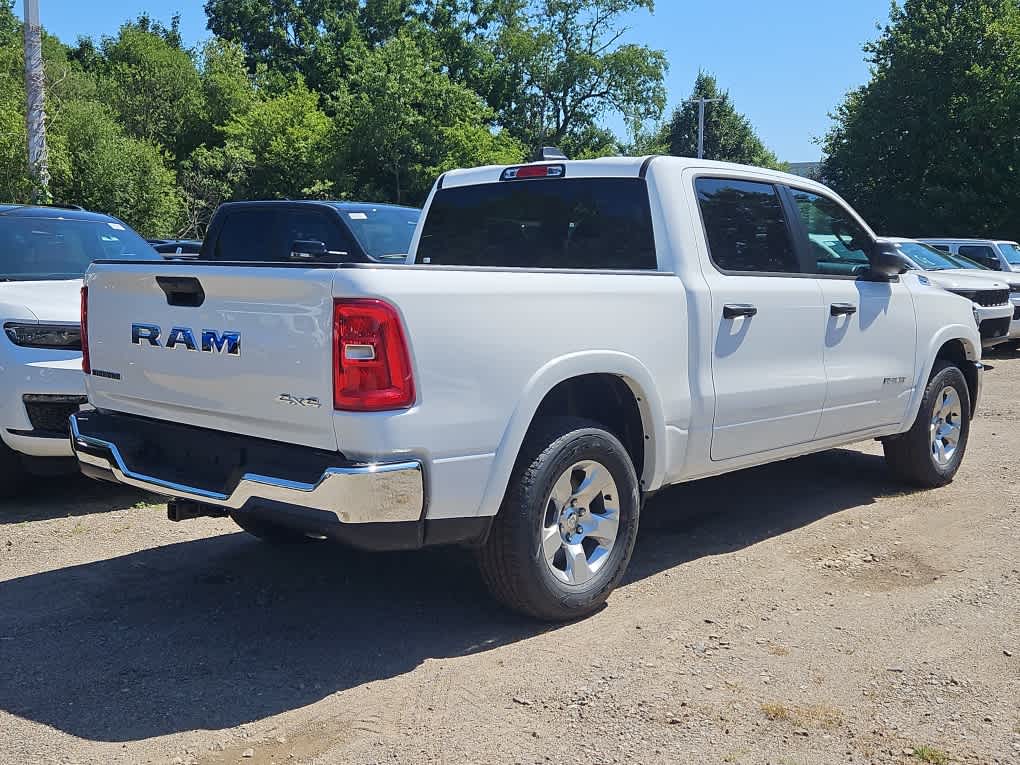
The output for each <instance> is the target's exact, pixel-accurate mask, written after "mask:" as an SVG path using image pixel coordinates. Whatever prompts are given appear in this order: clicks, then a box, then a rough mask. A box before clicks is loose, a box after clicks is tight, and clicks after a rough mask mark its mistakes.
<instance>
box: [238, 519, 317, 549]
mask: <svg viewBox="0 0 1020 765" xmlns="http://www.w3.org/2000/svg"><path fill="white" fill-rule="evenodd" d="M230 518H231V520H233V521H234V523H236V524H237V525H238V526H240V527H241V528H242V529H244V530H245V531H247V532H248V533H249V534H251V535H252V536H254V537H258V538H259V539H261V540H262V541H263V542H269V543H270V544H276V545H296V544H307V543H308V542H311V541H312V540H311V539H310V538H309V537H308V536H307V535H306V534H305V533H304V532H303V531H298V530H297V529H292V528H289V527H287V526H281V525H280V524H278V523H272V522H271V521H266V520H263V519H262V518H257V517H255V516H253V515H251V514H249V513H231V514H230Z"/></svg>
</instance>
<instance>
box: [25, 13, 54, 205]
mask: <svg viewBox="0 0 1020 765" xmlns="http://www.w3.org/2000/svg"><path fill="white" fill-rule="evenodd" d="M43 86H44V79H43V60H42V29H41V27H40V25H39V0H25V99H26V102H27V103H26V110H25V122H26V127H27V130H28V172H29V175H30V176H31V178H32V201H33V202H47V201H49V197H50V168H49V159H48V157H47V153H46V104H45V98H44V93H43Z"/></svg>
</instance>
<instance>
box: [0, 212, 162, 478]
mask: <svg viewBox="0 0 1020 765" xmlns="http://www.w3.org/2000/svg"><path fill="white" fill-rule="evenodd" d="M110 257H117V258H130V259H134V260H139V259H146V260H159V259H160V257H159V255H158V254H157V253H156V251H155V250H153V249H152V247H150V246H149V245H148V244H147V243H146V242H145V241H144V240H143V239H142V238H141V237H140V236H138V234H136V233H135V232H134V231H132V230H131V229H130V228H128V227H127V226H126V225H125V224H124V223H122V222H121V221H119V220H117V219H116V218H111V217H109V216H107V215H98V214H96V213H90V212H85V211H84V210H80V209H66V208H58V207H28V206H22V205H0V322H2V324H3V329H4V337H3V338H2V339H0V369H2V370H3V377H2V378H0V379H2V382H3V384H2V386H0V495H10V494H13V493H14V492H15V491H16V490H17V489H18V488H20V487H21V485H22V484H23V483H24V479H25V478H26V476H28V475H31V474H39V473H50V472H54V471H61V470H67V469H70V470H74V469H76V465H75V463H74V462H73V461H71V460H70V459H67V458H70V457H72V452H71V444H70V440H69V430H68V419H69V417H70V416H71V414H72V413H74V412H76V411H78V408H79V406H80V405H81V404H83V403H84V402H85V382H84V380H83V378H82V373H81V334H80V328H79V327H80V322H81V297H80V292H81V283H82V275H83V274H84V273H85V269H87V268H88V267H89V265H90V264H91V263H92V261H93V260H98V259H100V258H110ZM58 458H65V459H63V460H61V459H58Z"/></svg>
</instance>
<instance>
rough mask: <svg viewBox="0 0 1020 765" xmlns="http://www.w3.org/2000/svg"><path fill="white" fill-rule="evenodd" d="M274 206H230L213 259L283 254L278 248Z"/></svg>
mask: <svg viewBox="0 0 1020 765" xmlns="http://www.w3.org/2000/svg"><path fill="white" fill-rule="evenodd" d="M277 232H278V226H277V214H276V212H275V211H274V210H267V209H260V210H259V209H255V208H251V209H248V210H232V211H231V212H229V213H227V216H226V218H224V220H223V226H222V228H220V230H219V232H218V233H217V239H216V253H215V256H216V260H225V261H264V260H279V259H281V258H283V257H286V253H283V252H281V251H280V246H281V245H280V237H279V235H278V233H277Z"/></svg>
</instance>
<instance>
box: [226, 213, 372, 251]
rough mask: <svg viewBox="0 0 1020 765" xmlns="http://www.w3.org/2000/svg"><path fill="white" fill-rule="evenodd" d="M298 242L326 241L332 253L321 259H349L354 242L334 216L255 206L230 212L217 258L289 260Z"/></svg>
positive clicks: (324, 242) (227, 215)
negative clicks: (293, 246) (294, 245)
mask: <svg viewBox="0 0 1020 765" xmlns="http://www.w3.org/2000/svg"><path fill="white" fill-rule="evenodd" d="M298 241H315V242H322V243H323V244H325V245H326V249H327V250H329V251H330V253H335V254H333V255H331V256H328V257H324V258H321V259H320V262H324V263H332V262H339V261H340V260H347V259H349V258H348V257H347V256H349V255H351V254H352V253H353V248H354V243H353V242H352V241H351V238H350V235H349V234H348V233H347V232H346V231H344V230H343V228H342V227H341V225H340V224H339V223H338V222H337V221H335V220H332V218H331V215H330V214H329V213H326V212H322V211H320V210H315V209H306V210H302V209H299V208H296V207H274V208H269V207H251V208H248V209H237V210H231V211H230V212H228V213H227V214H226V218H225V219H224V221H223V226H222V228H220V230H219V233H218V235H217V239H216V252H215V253H214V257H215V259H216V260H223V261H238V262H249V261H252V262H267V261H268V262H289V261H290V251H291V246H292V245H293V244H294V242H298Z"/></svg>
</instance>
